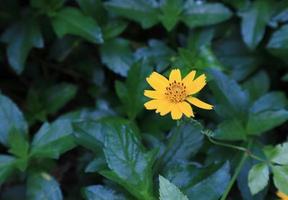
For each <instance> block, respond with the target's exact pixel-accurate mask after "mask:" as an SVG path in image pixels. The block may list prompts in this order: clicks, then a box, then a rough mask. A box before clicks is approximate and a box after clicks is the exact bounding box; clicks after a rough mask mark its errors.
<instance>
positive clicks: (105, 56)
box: [100, 38, 133, 76]
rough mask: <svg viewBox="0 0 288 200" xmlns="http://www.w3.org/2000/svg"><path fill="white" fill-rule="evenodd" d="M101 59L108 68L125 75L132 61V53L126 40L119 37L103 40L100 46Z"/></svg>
mask: <svg viewBox="0 0 288 200" xmlns="http://www.w3.org/2000/svg"><path fill="white" fill-rule="evenodd" d="M100 51H101V60H102V62H103V63H104V64H106V65H107V66H108V68H109V69H110V70H112V71H113V72H115V73H116V74H119V75H121V76H127V73H128V71H129V69H130V66H131V65H132V63H133V54H132V51H131V48H130V44H129V41H128V40H124V39H121V38H118V39H115V40H110V41H107V42H105V43H104V44H103V45H102V46H101V49H100Z"/></svg>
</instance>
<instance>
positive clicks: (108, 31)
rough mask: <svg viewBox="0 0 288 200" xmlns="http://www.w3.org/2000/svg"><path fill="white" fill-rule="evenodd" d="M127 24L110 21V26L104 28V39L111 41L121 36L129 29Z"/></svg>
mask: <svg viewBox="0 0 288 200" xmlns="http://www.w3.org/2000/svg"><path fill="white" fill-rule="evenodd" d="M127 25H128V24H127V22H124V21H119V20H118V21H110V22H109V24H107V25H105V26H104V27H103V35H104V39H105V40H107V39H111V38H114V37H116V36H118V35H119V34H121V33H122V32H123V31H124V30H125V29H126V28H127Z"/></svg>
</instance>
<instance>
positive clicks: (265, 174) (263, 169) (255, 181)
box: [248, 163, 269, 195]
mask: <svg viewBox="0 0 288 200" xmlns="http://www.w3.org/2000/svg"><path fill="white" fill-rule="evenodd" d="M268 181H269V166H268V165H266V164H265V163H259V164H256V165H254V166H253V167H252V168H251V170H250V171H249V175H248V185H249V188H250V191H251V193H252V195H255V194H257V193H258V192H260V191H261V190H263V189H264V188H265V187H266V186H267V185H268Z"/></svg>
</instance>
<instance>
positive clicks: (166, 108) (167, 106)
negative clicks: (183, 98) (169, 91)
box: [156, 101, 172, 116]
mask: <svg viewBox="0 0 288 200" xmlns="http://www.w3.org/2000/svg"><path fill="white" fill-rule="evenodd" d="M171 106H172V104H171V103H169V102H168V101H163V102H162V104H161V105H159V107H158V109H157V110H156V112H157V113H160V115H161V116H164V115H166V114H168V113H169V112H171Z"/></svg>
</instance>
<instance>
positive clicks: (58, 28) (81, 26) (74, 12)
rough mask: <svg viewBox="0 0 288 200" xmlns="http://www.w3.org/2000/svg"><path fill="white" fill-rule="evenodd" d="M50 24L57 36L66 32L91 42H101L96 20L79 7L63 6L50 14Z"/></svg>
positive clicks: (61, 35)
mask: <svg viewBox="0 0 288 200" xmlns="http://www.w3.org/2000/svg"><path fill="white" fill-rule="evenodd" d="M51 17H52V25H53V28H54V31H55V32H56V34H57V35H58V37H63V36H64V35H66V34H71V35H76V36H80V37H82V38H85V39H86V40H88V41H90V42H93V43H103V38H102V32H101V29H100V27H99V26H98V24H97V22H96V21H95V20H94V19H93V18H91V17H89V16H86V15H84V14H83V13H82V12H81V11H80V10H79V9H77V8H73V7H65V8H63V9H61V10H59V11H58V12H57V13H56V14H54V15H52V16H51Z"/></svg>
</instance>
